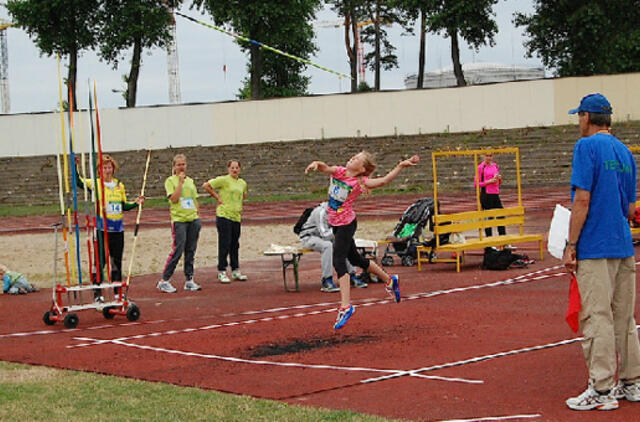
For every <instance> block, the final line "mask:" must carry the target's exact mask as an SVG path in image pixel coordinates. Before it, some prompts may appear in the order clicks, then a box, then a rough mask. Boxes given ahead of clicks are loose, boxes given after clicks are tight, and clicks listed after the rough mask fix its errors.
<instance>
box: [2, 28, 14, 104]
mask: <svg viewBox="0 0 640 422" xmlns="http://www.w3.org/2000/svg"><path fill="white" fill-rule="evenodd" d="M9 26H11V25H10V24H9V23H7V22H5V21H4V20H3V19H2V18H0V97H1V98H2V114H9V113H10V112H11V98H10V97H9V50H8V49H7V31H6V29H7V28H8V27H9Z"/></svg>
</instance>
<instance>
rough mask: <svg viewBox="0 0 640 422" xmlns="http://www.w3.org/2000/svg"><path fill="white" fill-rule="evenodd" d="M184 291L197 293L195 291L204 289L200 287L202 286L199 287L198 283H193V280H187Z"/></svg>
mask: <svg viewBox="0 0 640 422" xmlns="http://www.w3.org/2000/svg"><path fill="white" fill-rule="evenodd" d="M184 289H185V290H190V291H192V292H195V291H198V290H201V289H202V287H200V285H199V284H197V283H196V282H195V281H193V280H187V281H186V282H185V283H184Z"/></svg>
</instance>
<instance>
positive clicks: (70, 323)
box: [64, 314, 79, 328]
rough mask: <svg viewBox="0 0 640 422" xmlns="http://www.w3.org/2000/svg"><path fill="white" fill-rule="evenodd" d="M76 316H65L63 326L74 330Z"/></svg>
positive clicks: (76, 324) (76, 321)
mask: <svg viewBox="0 0 640 422" xmlns="http://www.w3.org/2000/svg"><path fill="white" fill-rule="evenodd" d="M78 321H79V320H78V315H76V314H67V315H66V316H65V317H64V326H65V327H67V328H76V327H77V326H78Z"/></svg>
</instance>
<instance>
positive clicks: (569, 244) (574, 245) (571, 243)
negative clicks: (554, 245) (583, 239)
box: [564, 240, 578, 249]
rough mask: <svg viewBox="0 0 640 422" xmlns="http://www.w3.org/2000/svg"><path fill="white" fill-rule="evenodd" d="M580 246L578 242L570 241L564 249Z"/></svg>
mask: <svg viewBox="0 0 640 422" xmlns="http://www.w3.org/2000/svg"><path fill="white" fill-rule="evenodd" d="M577 244H578V242H569V240H567V242H566V243H565V245H564V247H565V249H566V248H567V246H572V247H574V248H575V247H576V245H577Z"/></svg>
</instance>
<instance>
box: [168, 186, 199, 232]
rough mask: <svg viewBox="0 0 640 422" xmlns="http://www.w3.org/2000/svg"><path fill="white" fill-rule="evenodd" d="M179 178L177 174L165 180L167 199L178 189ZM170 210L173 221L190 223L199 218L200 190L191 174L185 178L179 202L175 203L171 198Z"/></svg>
mask: <svg viewBox="0 0 640 422" xmlns="http://www.w3.org/2000/svg"><path fill="white" fill-rule="evenodd" d="M179 180H180V179H179V178H178V176H176V175H175V174H174V175H173V176H170V177H167V180H165V182H164V189H165V191H166V192H167V199H168V198H169V197H170V196H171V195H172V194H173V192H175V191H176V188H177V187H178V181H179ZM169 212H170V213H171V221H173V222H176V223H190V222H192V221H194V220H197V219H198V190H197V188H196V184H195V183H193V179H192V178H190V177H189V176H187V177H185V178H184V183H183V184H182V192H180V199H179V200H178V202H176V203H173V202H171V200H169Z"/></svg>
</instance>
